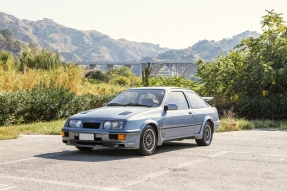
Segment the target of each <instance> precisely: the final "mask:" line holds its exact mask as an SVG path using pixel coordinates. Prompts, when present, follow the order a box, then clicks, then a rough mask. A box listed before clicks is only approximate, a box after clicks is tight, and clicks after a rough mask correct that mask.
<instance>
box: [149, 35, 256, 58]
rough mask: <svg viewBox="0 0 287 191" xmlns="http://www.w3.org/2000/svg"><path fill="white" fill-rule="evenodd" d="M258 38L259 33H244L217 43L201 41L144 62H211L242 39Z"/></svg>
mask: <svg viewBox="0 0 287 191" xmlns="http://www.w3.org/2000/svg"><path fill="white" fill-rule="evenodd" d="M249 37H254V38H257V37H259V33H257V32H255V31H246V32H243V33H240V34H238V35H234V36H233V37H232V38H224V39H222V40H219V41H214V40H201V41H199V42H197V43H195V44H194V45H193V46H191V47H188V48H186V49H180V50H168V51H166V52H164V53H160V54H159V55H158V56H156V57H145V58H144V60H145V61H171V60H172V61H188V62H194V61H195V60H196V59H198V58H202V59H203V60H212V59H214V58H216V57H217V56H218V54H219V52H220V51H221V50H222V51H223V54H222V55H227V53H228V51H229V50H232V49H233V48H234V47H235V46H236V45H238V44H239V43H240V41H241V40H242V39H243V38H249Z"/></svg>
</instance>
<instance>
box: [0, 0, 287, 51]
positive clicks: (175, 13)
mask: <svg viewBox="0 0 287 191" xmlns="http://www.w3.org/2000/svg"><path fill="white" fill-rule="evenodd" d="M272 9H274V10H275V12H277V13H283V18H284V20H285V21H286V20H287V0H25V1H23V0H1V7H0V12H5V13H7V14H10V15H14V16H15V17H18V18H20V19H28V20H31V21H36V20H41V19H43V18H49V19H53V20H54V21H55V22H57V23H59V24H61V25H64V26H66V27H70V28H75V29H78V30H96V31H99V32H101V33H104V34H107V35H108V36H110V37H111V38H114V39H119V38H125V39H127V40H130V41H137V42H150V43H154V44H159V45H160V47H168V48H172V49H183V48H187V47H189V46H192V45H193V44H194V43H196V42H198V41H200V40H204V39H207V40H216V41H218V40H221V39H223V38H231V37H232V36H233V35H236V34H239V33H241V32H244V31H247V30H251V31H257V32H259V33H260V32H261V24H260V21H261V20H262V18H261V17H262V16H264V15H266V11H265V10H272Z"/></svg>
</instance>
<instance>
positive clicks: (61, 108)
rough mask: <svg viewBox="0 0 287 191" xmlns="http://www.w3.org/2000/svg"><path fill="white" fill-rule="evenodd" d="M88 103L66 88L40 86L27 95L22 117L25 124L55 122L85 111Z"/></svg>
mask: <svg viewBox="0 0 287 191" xmlns="http://www.w3.org/2000/svg"><path fill="white" fill-rule="evenodd" d="M90 101H91V99H90V98H89V97H88V96H77V95H76V94H75V93H72V92H69V89H67V88H64V87H53V86H50V87H46V85H44V84H41V85H39V87H36V88H33V89H32V90H31V91H30V92H28V93H27V95H26V99H25V105H26V107H25V109H24V110H22V115H23V119H24V121H25V122H34V121H51V120H56V119H60V118H64V117H68V116H70V115H73V114H75V113H78V112H80V111H83V110H86V109H87V108H89V106H90V105H89V103H90Z"/></svg>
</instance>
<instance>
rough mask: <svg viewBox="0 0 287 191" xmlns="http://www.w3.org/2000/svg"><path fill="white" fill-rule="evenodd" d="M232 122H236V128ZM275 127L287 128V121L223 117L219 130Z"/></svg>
mask: <svg viewBox="0 0 287 191" xmlns="http://www.w3.org/2000/svg"><path fill="white" fill-rule="evenodd" d="M230 123H235V124H236V125H235V128H233V127H232V125H230ZM268 127H275V128H279V129H280V130H286V129H287V121H276V120H269V119H266V120H246V119H237V118H222V119H221V124H220V127H219V130H218V131H217V132H227V131H240V130H246V129H254V128H268Z"/></svg>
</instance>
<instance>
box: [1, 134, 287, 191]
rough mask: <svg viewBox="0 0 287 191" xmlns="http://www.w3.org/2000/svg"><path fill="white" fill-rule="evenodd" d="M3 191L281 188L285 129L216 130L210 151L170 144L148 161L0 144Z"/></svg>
mask: <svg viewBox="0 0 287 191" xmlns="http://www.w3.org/2000/svg"><path fill="white" fill-rule="evenodd" d="M1 190H9V191H10V190H17V191H18V190H69V191H70V190H137V191H138V190H276V191H277V190H287V132H286V131H277V130H275V131H274V130H270V129H257V130H249V131H238V132H226V133H215V134H214V137H213V142H212V144H211V145H210V146H208V147H200V146H197V145H196V143H195V141H194V140H184V141H175V142H169V143H165V144H164V145H163V146H161V147H158V148H157V150H156V152H155V154H154V155H152V156H138V155H136V154H135V152H134V151H133V150H118V149H103V148H96V149H94V150H92V151H90V152H81V151H78V150H77V149H75V148H74V147H71V146H66V145H64V144H63V143H62V140H61V136H49V135H22V136H21V137H20V138H19V139H16V140H7V141H0V191H1Z"/></svg>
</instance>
